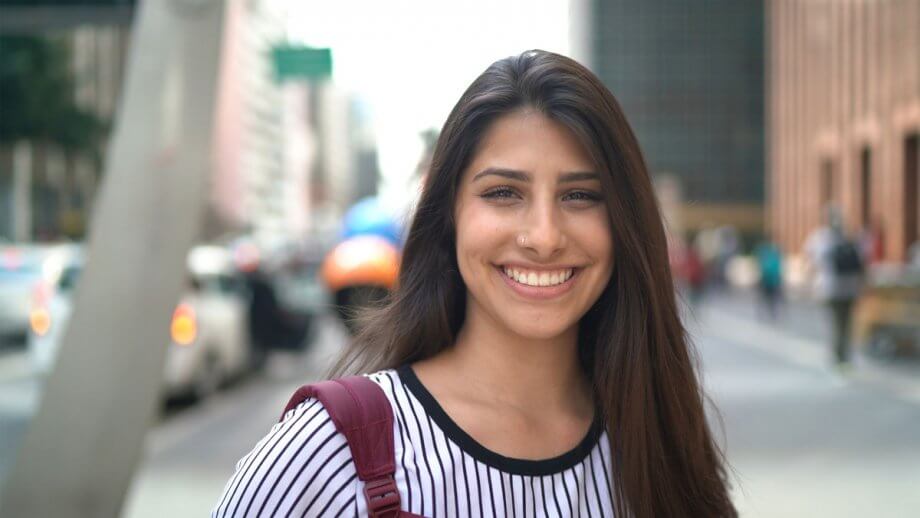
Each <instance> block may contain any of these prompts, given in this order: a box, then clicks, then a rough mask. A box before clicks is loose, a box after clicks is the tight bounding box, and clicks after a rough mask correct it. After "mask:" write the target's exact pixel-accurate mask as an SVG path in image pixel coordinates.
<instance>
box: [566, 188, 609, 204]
mask: <svg viewBox="0 0 920 518" xmlns="http://www.w3.org/2000/svg"><path fill="white" fill-rule="evenodd" d="M563 199H565V200H574V201H591V202H598V201H601V200H602V199H603V198H602V197H601V195H600V194H598V193H596V192H590V191H572V192H570V193H568V194H566V195H565V197H564V198H563Z"/></svg>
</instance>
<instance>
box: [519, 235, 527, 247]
mask: <svg viewBox="0 0 920 518" xmlns="http://www.w3.org/2000/svg"><path fill="white" fill-rule="evenodd" d="M517 242H518V245H520V246H521V248H524V247H525V246H527V236H525V235H524V234H521V235H519V236H518V238H517Z"/></svg>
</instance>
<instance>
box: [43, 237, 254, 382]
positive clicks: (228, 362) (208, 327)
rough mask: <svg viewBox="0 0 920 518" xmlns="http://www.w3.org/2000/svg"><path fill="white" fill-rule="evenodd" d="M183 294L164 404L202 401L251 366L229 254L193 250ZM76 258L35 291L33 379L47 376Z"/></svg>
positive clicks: (241, 288) (242, 296)
mask: <svg viewBox="0 0 920 518" xmlns="http://www.w3.org/2000/svg"><path fill="white" fill-rule="evenodd" d="M187 263H188V277H187V286H186V290H185V293H184V294H183V296H182V298H181V299H180V301H179V303H178V304H177V306H176V308H175V310H174V311H173V317H172V321H171V323H170V329H169V336H170V343H169V344H168V347H169V350H168V351H167V355H166V365H165V367H164V370H163V385H162V387H163V388H162V391H163V396H164V397H165V398H167V399H172V398H179V397H192V398H194V399H202V398H205V397H206V396H208V395H209V394H210V393H212V392H214V391H215V390H217V388H218V387H220V386H221V385H223V384H224V383H225V382H227V381H228V380H230V379H232V378H234V377H237V376H240V375H242V374H244V373H245V372H246V371H247V370H248V369H249V367H250V364H251V358H250V354H251V350H250V346H249V332H248V320H247V303H248V298H247V297H248V294H247V292H246V288H245V285H244V283H243V281H242V279H241V278H240V277H239V275H237V273H236V271H235V269H234V267H233V262H232V259H231V256H230V254H229V253H228V252H227V250H226V249H224V248H221V247H217V246H198V247H195V248H193V249H192V251H191V252H190V253H189V256H188V262H187ZM81 270H82V258H79V260H77V259H75V260H73V261H71V262H69V263H68V264H67V266H65V268H63V269H62V271H64V272H66V273H65V274H64V275H61V276H60V277H59V279H60V280H59V282H58V283H57V284H55V285H53V286H48V287H47V288H44V289H39V290H36V297H35V298H34V299H33V305H32V310H31V313H32V318H31V321H32V326H31V329H30V333H29V351H30V355H31V357H32V361H33V366H34V368H35V370H36V371H37V372H39V373H46V372H48V371H49V370H50V369H51V367H52V364H53V360H54V357H55V354H56V352H57V348H58V344H59V343H60V341H61V339H62V338H63V332H64V329H65V328H66V326H67V323H68V321H69V318H70V314H71V308H72V299H73V286H74V284H75V283H76V278H77V277H79V272H80V271H81Z"/></svg>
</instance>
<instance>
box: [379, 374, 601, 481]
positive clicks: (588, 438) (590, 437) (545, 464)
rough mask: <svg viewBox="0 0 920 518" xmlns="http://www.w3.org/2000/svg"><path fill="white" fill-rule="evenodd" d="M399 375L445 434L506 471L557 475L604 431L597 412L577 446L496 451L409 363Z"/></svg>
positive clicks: (579, 459)
mask: <svg viewBox="0 0 920 518" xmlns="http://www.w3.org/2000/svg"><path fill="white" fill-rule="evenodd" d="M396 373H397V374H399V379H400V380H401V381H402V383H403V384H404V385H405V386H406V387H408V389H409V390H410V391H411V392H412V394H413V395H414V396H415V398H416V399H418V400H419V402H420V403H421V404H422V407H423V408H424V409H425V411H426V412H427V413H428V415H430V416H431V418H432V419H433V420H434V421H435V422H436V423H437V424H438V426H439V427H440V428H441V430H442V431H443V432H444V435H445V436H447V438H448V439H450V440H451V441H453V442H454V443H456V444H457V445H458V446H460V448H461V449H463V451H465V452H466V453H467V454H469V455H470V456H472V457H473V458H475V459H476V460H478V461H480V462H482V463H484V464H486V465H488V466H491V467H493V468H496V469H498V470H500V471H504V472H506V473H512V474H516V475H527V476H543V475H553V474H555V473H560V472H562V471H565V470H567V469H569V468H571V467H573V466H575V465H577V464H579V463H581V462H582V461H583V460H584V459H585V457H587V456H588V455H589V454H590V453H591V450H593V449H594V445H595V444H596V443H597V441H598V439H600V437H601V435H602V434H603V431H604V424H603V422H602V419H601V418H600V412H598V411H595V412H594V420H593V421H592V423H591V427H590V428H589V429H588V433H587V434H586V435H585V437H584V439H582V440H581V442H580V443H578V445H577V446H575V448H573V449H571V450H569V451H567V452H565V453H563V454H562V455H559V456H557V457H553V458H550V459H539V460H531V459H517V458H512V457H505V456H504V455H501V454H499V453H496V452H494V451H492V450H490V449H488V448H486V447H485V446H483V445H482V444H480V443H479V442H477V441H476V439H473V438H472V437H471V436H470V435H469V434H468V433H466V432H465V431H463V429H462V428H460V426H458V425H457V423H456V422H454V420H453V419H451V417H450V416H449V415H447V412H445V411H444V408H442V407H441V404H440V403H438V401H437V400H436V399H435V398H434V396H433V395H432V394H431V392H429V391H428V389H427V388H425V385H422V382H421V380H419V379H418V376H416V375H415V371H414V370H412V367H411V366H410V365H409V364H405V365H402V366H400V367H398V368H397V369H396Z"/></svg>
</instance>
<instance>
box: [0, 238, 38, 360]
mask: <svg viewBox="0 0 920 518" xmlns="http://www.w3.org/2000/svg"><path fill="white" fill-rule="evenodd" d="M45 253H46V251H45V249H43V248H42V247H39V246H35V245H19V244H13V245H3V246H0V342H2V343H3V344H19V345H25V343H26V337H27V335H28V331H29V317H30V312H29V301H30V300H31V299H32V297H33V292H34V290H35V288H36V286H38V285H39V284H41V283H42V282H47V281H48V279H47V277H48V275H49V272H47V271H46V269H45V261H44V259H45Z"/></svg>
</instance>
